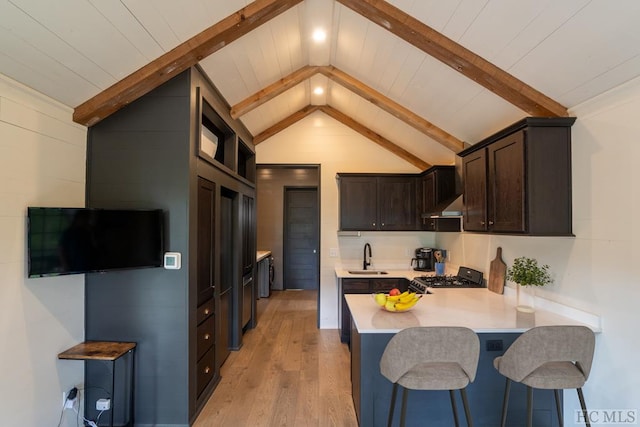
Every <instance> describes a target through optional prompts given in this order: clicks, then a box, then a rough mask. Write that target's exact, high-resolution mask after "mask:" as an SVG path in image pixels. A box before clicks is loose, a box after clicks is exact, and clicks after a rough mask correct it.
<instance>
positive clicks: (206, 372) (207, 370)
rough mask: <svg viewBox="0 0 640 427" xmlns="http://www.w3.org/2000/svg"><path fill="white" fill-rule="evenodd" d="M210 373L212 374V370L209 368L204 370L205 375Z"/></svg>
mask: <svg viewBox="0 0 640 427" xmlns="http://www.w3.org/2000/svg"><path fill="white" fill-rule="evenodd" d="M209 372H211V368H210V367H208V366H207V367H206V368H204V373H205V374H208V373H209Z"/></svg>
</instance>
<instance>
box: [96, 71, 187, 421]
mask: <svg viewBox="0 0 640 427" xmlns="http://www.w3.org/2000/svg"><path fill="white" fill-rule="evenodd" d="M190 110H191V100H190V81H189V74H188V73H183V74H181V75H180V76H178V77H177V78H175V79H173V80H171V81H169V82H168V83H166V84H164V85H163V86H161V87H159V88H158V89H156V90H155V91H153V92H152V93H150V94H148V95H146V96H145V97H142V98H140V99H139V100H137V101H136V102H134V103H132V104H131V105H129V106H127V107H126V108H125V109H123V110H120V111H119V112H118V113H116V114H114V115H112V116H111V117H109V118H107V119H106V120H104V121H102V122H100V123H99V124H98V125H96V126H94V127H92V128H90V129H89V141H88V152H87V162H88V164H87V205H88V206H90V207H97V208H102V207H104V208H107V207H108V208H159V209H162V210H163V211H164V212H165V230H166V235H165V244H166V250H170V251H175V252H180V253H182V256H183V260H182V264H183V265H184V266H189V247H188V244H189V240H188V236H189V212H190V210H189V200H190V198H189V188H190V172H189V170H190V164H191V162H192V161H193V160H192V159H193V155H192V154H193V149H192V148H191V147H193V144H191V143H190V140H189V138H190V130H191V129H190V123H191V119H190ZM85 298H86V305H85V319H86V325H85V328H86V339H87V340H115V341H135V342H137V343H138V347H137V351H136V377H135V419H136V422H139V423H142V424H150V425H153V424H155V423H156V422H161V423H162V424H180V425H186V423H187V421H188V418H189V417H188V403H187V399H188V396H189V394H188V387H189V384H188V378H189V375H188V367H189V363H188V355H189V341H188V333H187V331H188V307H189V304H188V298H189V268H182V269H181V270H165V269H162V268H151V269H143V270H131V271H121V272H114V273H106V274H88V275H87V277H86V295H85Z"/></svg>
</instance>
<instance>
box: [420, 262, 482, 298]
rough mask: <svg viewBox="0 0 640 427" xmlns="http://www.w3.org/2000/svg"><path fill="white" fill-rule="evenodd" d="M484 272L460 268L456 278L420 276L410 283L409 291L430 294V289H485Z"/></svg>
mask: <svg viewBox="0 0 640 427" xmlns="http://www.w3.org/2000/svg"><path fill="white" fill-rule="evenodd" d="M482 276H483V275H482V272H480V271H478V270H474V269H472V268H468V267H460V268H459V269H458V274H457V275H456V276H451V275H449V276H446V275H445V276H418V277H415V278H414V279H413V280H412V281H411V282H409V290H410V291H412V292H417V293H419V294H428V293H429V288H484V287H485V282H484V279H483V277H482Z"/></svg>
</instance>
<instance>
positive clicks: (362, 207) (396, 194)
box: [338, 173, 417, 231]
mask: <svg viewBox="0 0 640 427" xmlns="http://www.w3.org/2000/svg"><path fill="white" fill-rule="evenodd" d="M416 179H417V178H416V175H411V174H406V175H405V174H357V173H339V174H338V182H339V186H340V230H343V231H403V230H416V229H417V214H416V213H417V210H416V197H415V195H416Z"/></svg>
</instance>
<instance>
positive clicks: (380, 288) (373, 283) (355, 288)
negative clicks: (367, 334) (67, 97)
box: [340, 278, 409, 344]
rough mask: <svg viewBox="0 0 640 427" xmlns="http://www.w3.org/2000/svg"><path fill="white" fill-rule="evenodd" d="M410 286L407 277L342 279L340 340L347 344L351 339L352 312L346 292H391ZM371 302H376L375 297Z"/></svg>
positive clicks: (403, 289)
mask: <svg viewBox="0 0 640 427" xmlns="http://www.w3.org/2000/svg"><path fill="white" fill-rule="evenodd" d="M408 287H409V281H408V280H407V279H405V278H384V279H368V278H367V279H348V278H347V279H342V294H341V295H340V301H341V306H342V307H341V315H342V316H341V322H340V325H341V326H340V341H341V342H344V343H347V344H349V343H350V341H351V313H350V312H349V307H348V306H347V300H346V299H345V297H344V296H345V294H373V293H377V292H389V291H390V290H391V289H393V288H398V289H399V290H400V291H402V292H404V291H406V290H407V289H408ZM371 304H375V303H374V301H373V299H372V300H371Z"/></svg>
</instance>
